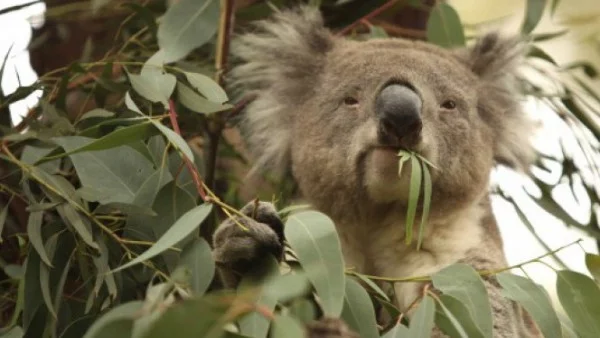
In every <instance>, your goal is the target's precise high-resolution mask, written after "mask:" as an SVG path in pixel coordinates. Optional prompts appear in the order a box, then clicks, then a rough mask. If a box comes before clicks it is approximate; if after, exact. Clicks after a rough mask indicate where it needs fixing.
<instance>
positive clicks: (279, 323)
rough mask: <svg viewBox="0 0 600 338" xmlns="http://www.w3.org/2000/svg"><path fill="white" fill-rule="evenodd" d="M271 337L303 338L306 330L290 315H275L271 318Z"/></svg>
mask: <svg viewBox="0 0 600 338" xmlns="http://www.w3.org/2000/svg"><path fill="white" fill-rule="evenodd" d="M272 337H273V338H304V337H306V332H305V331H304V328H303V327H302V325H301V323H300V322H299V321H298V320H297V319H295V318H293V317H290V316H285V315H279V314H278V315H275V319H274V320H273V333H272Z"/></svg>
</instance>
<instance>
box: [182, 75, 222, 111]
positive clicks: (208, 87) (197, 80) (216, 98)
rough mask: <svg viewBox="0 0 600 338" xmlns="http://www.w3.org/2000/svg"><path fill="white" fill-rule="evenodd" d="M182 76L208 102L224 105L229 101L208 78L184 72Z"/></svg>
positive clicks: (219, 88) (220, 89)
mask: <svg viewBox="0 0 600 338" xmlns="http://www.w3.org/2000/svg"><path fill="white" fill-rule="evenodd" d="M184 74H185V77H186V78H187V80H188V81H189V83H190V84H191V85H192V87H194V89H196V90H197V91H198V92H200V94H202V95H204V97H206V98H207V99H209V100H210V101H212V102H216V103H225V102H227V101H229V97H228V96H227V93H226V92H225V90H223V88H221V86H219V84H218V83H216V82H215V81H214V80H213V79H211V78H210V77H208V76H206V75H204V74H200V73H190V72H185V73H184Z"/></svg>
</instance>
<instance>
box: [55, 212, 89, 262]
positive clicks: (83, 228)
mask: <svg viewBox="0 0 600 338" xmlns="http://www.w3.org/2000/svg"><path fill="white" fill-rule="evenodd" d="M56 210H57V211H58V213H59V214H60V216H61V217H62V218H63V220H64V221H65V222H66V223H68V224H70V225H71V226H72V227H73V228H74V229H75V231H76V232H77V234H78V235H79V236H80V237H81V239H83V241H84V242H85V244H87V245H89V246H90V247H92V248H94V249H96V250H98V249H99V247H98V243H96V242H95V241H94V238H93V236H92V225H91V224H90V222H89V220H88V219H87V218H83V217H81V215H80V214H79V213H78V212H77V210H75V208H74V207H73V206H72V205H70V204H67V203H65V204H61V205H59V206H57V207H56Z"/></svg>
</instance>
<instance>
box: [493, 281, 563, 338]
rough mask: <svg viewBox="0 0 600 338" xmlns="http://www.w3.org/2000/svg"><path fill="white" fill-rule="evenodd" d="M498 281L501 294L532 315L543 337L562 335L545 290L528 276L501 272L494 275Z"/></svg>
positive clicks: (558, 337)
mask: <svg viewBox="0 0 600 338" xmlns="http://www.w3.org/2000/svg"><path fill="white" fill-rule="evenodd" d="M496 278H497V280H498V283H500V285H501V286H502V288H503V290H502V292H503V294H504V295H505V296H506V297H507V298H509V299H512V300H514V301H516V302H518V303H519V304H521V306H523V308H525V310H527V312H528V313H529V314H530V315H531V317H533V320H534V321H535V323H536V324H537V326H538V327H539V328H540V330H541V331H542V333H543V334H544V337H546V338H553V337H557V338H560V337H562V335H561V332H562V331H561V327H560V321H559V319H558V316H557V315H556V312H555V311H554V308H553V307H552V303H551V301H550V298H549V297H548V294H547V293H546V291H545V290H544V289H543V288H542V287H541V286H540V285H537V284H535V283H534V282H532V281H531V280H529V279H528V278H525V277H521V276H517V275H513V274H511V273H509V272H503V273H500V274H498V275H496Z"/></svg>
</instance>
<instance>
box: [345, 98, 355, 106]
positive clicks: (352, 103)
mask: <svg viewBox="0 0 600 338" xmlns="http://www.w3.org/2000/svg"><path fill="white" fill-rule="evenodd" d="M344 104H345V105H347V106H357V105H358V100H357V99H356V98H355V97H352V96H346V97H345V98H344Z"/></svg>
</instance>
